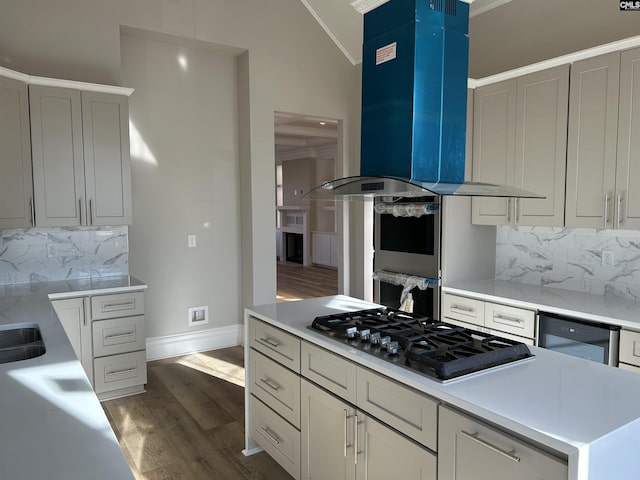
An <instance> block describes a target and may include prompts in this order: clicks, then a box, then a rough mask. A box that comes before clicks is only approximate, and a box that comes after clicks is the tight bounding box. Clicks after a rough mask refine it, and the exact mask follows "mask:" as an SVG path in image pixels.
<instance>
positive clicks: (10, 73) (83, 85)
mask: <svg viewBox="0 0 640 480" xmlns="http://www.w3.org/2000/svg"><path fill="white" fill-rule="evenodd" d="M0 75H1V76H3V77H8V78H12V79H14V80H20V81H21V82H25V83H28V84H30V85H43V86H48V87H61V88H73V89H75V90H84V91H87V92H101V93H112V94H115V95H126V96H127V97H130V96H131V94H132V93H133V91H134V90H133V88H128V87H116V86H114V85H100V84H98V83H87V82H77V81H75V80H63V79H60V78H47V77H36V76H33V75H27V74H25V73H20V72H16V71H15V70H10V69H8V68H4V67H0Z"/></svg>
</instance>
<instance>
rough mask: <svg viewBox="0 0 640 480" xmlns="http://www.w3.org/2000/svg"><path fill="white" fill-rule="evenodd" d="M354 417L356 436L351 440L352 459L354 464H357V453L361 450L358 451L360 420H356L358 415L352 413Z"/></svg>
mask: <svg viewBox="0 0 640 480" xmlns="http://www.w3.org/2000/svg"><path fill="white" fill-rule="evenodd" d="M354 417H355V419H356V438H355V439H354V441H353V461H354V463H355V464H356V465H358V455H359V454H361V453H362V452H360V451H358V425H360V421H359V420H358V415H357V414H356V415H354Z"/></svg>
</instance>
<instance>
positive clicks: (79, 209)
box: [78, 198, 82, 225]
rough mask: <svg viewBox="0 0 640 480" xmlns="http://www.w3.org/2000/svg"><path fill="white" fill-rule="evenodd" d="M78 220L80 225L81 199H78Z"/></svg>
mask: <svg viewBox="0 0 640 480" xmlns="http://www.w3.org/2000/svg"><path fill="white" fill-rule="evenodd" d="M78 221H79V222H80V225H82V199H81V198H79V199H78Z"/></svg>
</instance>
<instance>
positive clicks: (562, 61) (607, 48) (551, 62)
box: [468, 35, 640, 88]
mask: <svg viewBox="0 0 640 480" xmlns="http://www.w3.org/2000/svg"><path fill="white" fill-rule="evenodd" d="M638 46H640V35H638V36H635V37H629V38H625V39H623V40H618V41H616V42H611V43H605V44H604V45H599V46H597V47H593V48H587V49H585V50H580V51H577V52H574V53H569V54H567V55H562V56H560V57H555V58H550V59H548V60H543V61H541V62H537V63H532V64H531V65H526V66H524V67H520V68H514V69H513V70H508V71H506V72H502V73H498V74H496V75H491V76H489V77H483V78H480V79H477V80H474V79H472V78H470V79H469V83H468V85H469V88H477V87H482V86H484V85H489V84H492V83H496V82H501V81H503V80H509V79H511V78H516V77H520V76H522V75H527V74H529V73H534V72H539V71H541V70H546V69H547V68H552V67H557V66H560V65H566V64H571V63H574V62H577V61H579V60H584V59H586V58H591V57H597V56H598V55H604V54H605V53H611V52H618V51H622V50H627V49H629V48H634V47H638Z"/></svg>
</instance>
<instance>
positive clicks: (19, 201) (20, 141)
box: [0, 77, 33, 228]
mask: <svg viewBox="0 0 640 480" xmlns="http://www.w3.org/2000/svg"><path fill="white" fill-rule="evenodd" d="M0 145H1V146H2V152H0V172H2V173H1V174H0V228H26V227H32V226H33V185H32V176H31V139H30V133H29V94H28V91H27V84H26V83H24V82H20V81H17V80H13V79H10V78H4V77H0Z"/></svg>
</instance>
